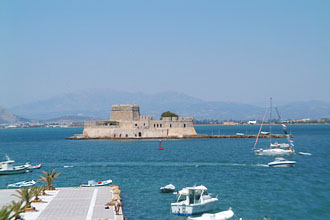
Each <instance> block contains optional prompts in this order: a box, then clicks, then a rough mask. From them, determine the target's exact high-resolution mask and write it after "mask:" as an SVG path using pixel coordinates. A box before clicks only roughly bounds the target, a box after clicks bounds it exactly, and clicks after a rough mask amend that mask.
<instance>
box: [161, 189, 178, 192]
mask: <svg viewBox="0 0 330 220" xmlns="http://www.w3.org/2000/svg"><path fill="white" fill-rule="evenodd" d="M174 190H175V189H167V188H161V189H160V192H162V193H171V192H174Z"/></svg>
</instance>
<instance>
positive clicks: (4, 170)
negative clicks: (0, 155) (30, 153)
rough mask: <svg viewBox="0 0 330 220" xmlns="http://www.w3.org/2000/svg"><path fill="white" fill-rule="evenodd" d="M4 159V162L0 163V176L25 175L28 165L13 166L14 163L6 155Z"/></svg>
mask: <svg viewBox="0 0 330 220" xmlns="http://www.w3.org/2000/svg"><path fill="white" fill-rule="evenodd" d="M6 159H7V160H6V161H2V162H0V175H9V174H20V173H25V172H26V169H27V168H28V167H29V166H30V164H28V163H27V164H25V165H21V166H13V164H14V163H15V161H14V160H11V159H10V158H9V156H7V155H6Z"/></svg>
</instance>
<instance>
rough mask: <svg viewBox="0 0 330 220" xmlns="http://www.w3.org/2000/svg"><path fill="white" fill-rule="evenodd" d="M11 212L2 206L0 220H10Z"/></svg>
mask: <svg viewBox="0 0 330 220" xmlns="http://www.w3.org/2000/svg"><path fill="white" fill-rule="evenodd" d="M10 213H11V211H10V210H9V209H8V207H7V206H4V207H2V208H1V209H0V219H1V220H10V217H9V215H10Z"/></svg>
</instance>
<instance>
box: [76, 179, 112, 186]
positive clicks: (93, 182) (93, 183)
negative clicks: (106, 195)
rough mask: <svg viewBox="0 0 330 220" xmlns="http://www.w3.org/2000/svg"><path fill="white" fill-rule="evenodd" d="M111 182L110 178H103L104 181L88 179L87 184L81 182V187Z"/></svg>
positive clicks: (103, 184) (104, 184)
mask: <svg viewBox="0 0 330 220" xmlns="http://www.w3.org/2000/svg"><path fill="white" fill-rule="evenodd" d="M110 183H112V180H105V181H95V180H89V181H88V183H87V184H84V183H83V184H81V185H80V186H81V187H93V186H106V185H109V184H110Z"/></svg>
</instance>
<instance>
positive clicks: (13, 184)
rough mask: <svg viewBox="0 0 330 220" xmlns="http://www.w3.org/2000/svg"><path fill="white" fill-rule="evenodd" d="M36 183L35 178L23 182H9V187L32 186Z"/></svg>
mask: <svg viewBox="0 0 330 220" xmlns="http://www.w3.org/2000/svg"><path fill="white" fill-rule="evenodd" d="M34 184H36V181H34V180H31V181H21V182H17V183H12V184H8V185H7V187H8V188H21V187H30V186H33V185H34Z"/></svg>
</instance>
